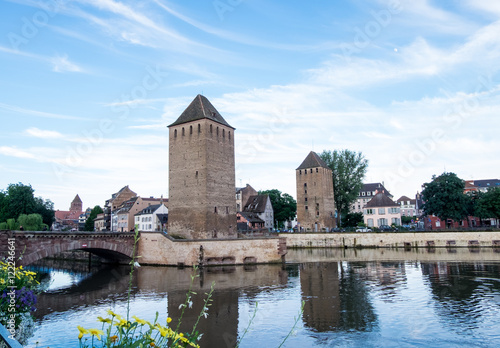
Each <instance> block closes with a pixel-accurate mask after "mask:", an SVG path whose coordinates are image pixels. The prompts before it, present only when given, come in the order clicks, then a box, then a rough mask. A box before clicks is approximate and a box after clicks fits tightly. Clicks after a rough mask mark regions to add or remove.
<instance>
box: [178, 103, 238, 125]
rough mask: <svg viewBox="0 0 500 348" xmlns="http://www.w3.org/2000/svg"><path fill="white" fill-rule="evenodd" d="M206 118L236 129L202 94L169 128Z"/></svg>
mask: <svg viewBox="0 0 500 348" xmlns="http://www.w3.org/2000/svg"><path fill="white" fill-rule="evenodd" d="M204 118H208V119H209V120H212V121H215V122H217V123H220V124H223V125H224V126H228V127H231V128H233V129H235V128H234V127H232V126H230V125H229V123H227V122H226V120H225V119H224V118H223V117H222V116H221V114H220V113H219V112H218V111H217V109H216V108H215V107H214V106H213V105H212V103H210V101H209V100H208V99H207V98H206V97H205V96H203V95H201V94H198V95H197V96H196V98H194V99H193V101H192V102H191V104H189V106H188V107H187V108H186V110H184V112H183V113H182V114H181V115H180V116H179V118H178V119H177V120H176V121H175V122H174V123H172V124H171V125H169V127H172V126H176V125H178V124H183V123H187V122H191V121H196V120H202V119H204Z"/></svg>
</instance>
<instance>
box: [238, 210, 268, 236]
mask: <svg viewBox="0 0 500 348" xmlns="http://www.w3.org/2000/svg"><path fill="white" fill-rule="evenodd" d="M236 221H237V223H238V225H237V226H238V231H239V232H248V231H260V230H262V229H264V228H265V225H266V223H265V221H264V220H262V219H261V218H260V217H259V215H258V214H256V213H251V212H245V211H239V212H237V213H236Z"/></svg>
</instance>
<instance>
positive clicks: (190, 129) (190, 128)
mask: <svg viewBox="0 0 500 348" xmlns="http://www.w3.org/2000/svg"><path fill="white" fill-rule="evenodd" d="M189 134H193V126H189Z"/></svg>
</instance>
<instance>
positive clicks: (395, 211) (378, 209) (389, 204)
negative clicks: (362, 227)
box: [363, 193, 401, 227]
mask: <svg viewBox="0 0 500 348" xmlns="http://www.w3.org/2000/svg"><path fill="white" fill-rule="evenodd" d="M363 219H364V223H365V224H366V225H367V226H368V227H380V226H382V225H401V211H400V208H399V204H397V203H395V202H394V201H393V200H392V199H390V198H389V197H388V196H387V195H385V194H384V193H377V194H376V195H375V197H373V198H372V199H371V200H370V201H369V202H368V203H367V204H366V205H365V208H364V210H363Z"/></svg>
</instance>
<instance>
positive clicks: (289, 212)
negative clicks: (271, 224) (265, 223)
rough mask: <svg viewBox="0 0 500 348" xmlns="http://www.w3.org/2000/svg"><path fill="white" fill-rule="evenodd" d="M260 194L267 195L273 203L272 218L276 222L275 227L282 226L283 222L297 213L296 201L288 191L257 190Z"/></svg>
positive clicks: (291, 218)
mask: <svg viewBox="0 0 500 348" xmlns="http://www.w3.org/2000/svg"><path fill="white" fill-rule="evenodd" d="M259 194H261V195H268V196H269V199H270V200H271V204H272V205H273V210H274V220H275V221H276V222H277V225H276V228H282V227H284V222H285V221H289V220H293V219H294V218H295V216H296V215H297V202H296V201H295V199H294V198H293V197H292V196H290V195H289V194H288V193H283V194H282V193H281V191H279V190H276V189H273V190H266V191H259Z"/></svg>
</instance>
